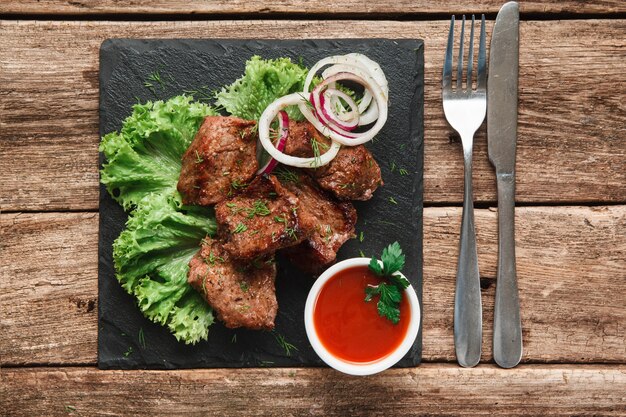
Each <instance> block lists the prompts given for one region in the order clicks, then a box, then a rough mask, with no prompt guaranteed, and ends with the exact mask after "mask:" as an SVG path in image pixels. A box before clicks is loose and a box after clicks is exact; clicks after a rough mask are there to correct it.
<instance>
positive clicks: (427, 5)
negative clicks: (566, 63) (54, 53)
mask: <svg viewBox="0 0 626 417" xmlns="http://www.w3.org/2000/svg"><path fill="white" fill-rule="evenodd" d="M501 5H502V2H501V1H499V0H478V1H462V0H452V1H445V2H440V1H436V0H415V1H411V0H398V1H393V2H389V1H383V0H374V1H368V2H363V1H359V0H343V1H333V2H330V3H329V2H323V1H320V0H315V1H307V0H290V1H284V0H271V1H263V2H250V1H245V0H232V1H228V0H214V1H209V2H207V1H203V0H190V1H182V0H157V1H151V0H135V1H130V2H119V1H116V0H96V1H93V0H92V1H71V0H5V1H4V2H3V3H1V4H0V13H8V14H76V15H81V14H105V13H106V14H120V13H122V14H155V15H159V14H185V15H192V14H193V15H205V14H206V15H209V14H210V15H215V14H239V13H241V14H256V13H262V14H266V15H270V14H307V15H311V14H317V15H329V14H340V15H375V14H400V15H407V14H416V15H427V14H434V13H495V12H497V11H498V9H499V8H500V6H501ZM520 9H521V12H522V13H541V14H553V13H568V14H583V13H600V14H608V13H618V12H624V11H626V7H625V6H624V3H623V2H621V1H619V0H604V1H591V0H578V1H576V0H567V1H558V0H545V1H539V0H532V1H523V2H521V4H520Z"/></svg>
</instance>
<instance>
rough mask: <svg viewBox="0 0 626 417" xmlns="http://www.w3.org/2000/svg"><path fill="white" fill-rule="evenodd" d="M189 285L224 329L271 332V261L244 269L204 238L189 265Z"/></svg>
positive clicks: (274, 304) (273, 307)
mask: <svg viewBox="0 0 626 417" xmlns="http://www.w3.org/2000/svg"><path fill="white" fill-rule="evenodd" d="M189 267H190V268H189V275H188V281H189V284H191V286H192V287H194V288H195V289H196V290H197V291H198V292H199V293H200V294H202V296H203V297H204V298H205V299H206V301H207V302H208V303H209V304H210V305H211V307H213V309H214V310H215V311H216V312H217V316H218V318H219V319H220V320H221V321H222V322H224V324H225V325H226V327H230V328H236V327H246V328H248V329H268V330H271V329H273V328H274V319H275V318H276V313H277V311H278V302H277V301H276V293H275V288H274V279H275V278H276V264H275V263H274V262H273V259H270V260H269V261H267V262H258V263H255V264H254V265H247V264H245V263H241V262H240V261H236V260H233V259H232V258H231V257H230V255H229V254H228V252H227V251H225V250H224V248H223V247H222V244H221V243H220V242H218V241H216V240H213V239H211V238H210V237H206V238H205V239H204V240H203V242H202V247H201V249H200V251H198V253H197V254H196V255H195V256H194V257H193V258H192V259H191V261H190V262H189Z"/></svg>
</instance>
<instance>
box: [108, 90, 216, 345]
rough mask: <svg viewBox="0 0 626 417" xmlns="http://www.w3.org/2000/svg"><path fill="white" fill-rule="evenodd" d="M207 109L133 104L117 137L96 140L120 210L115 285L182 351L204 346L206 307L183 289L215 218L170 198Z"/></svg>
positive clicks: (178, 103) (178, 101)
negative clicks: (123, 219)
mask: <svg viewBox="0 0 626 417" xmlns="http://www.w3.org/2000/svg"><path fill="white" fill-rule="evenodd" d="M211 114H217V113H216V112H215V111H214V109H213V108H211V107H209V106H207V105H206V104H203V103H198V102H194V101H193V98H192V97H188V96H177V97H173V98H171V99H169V100H167V101H165V102H163V101H156V102H148V103H146V104H137V105H135V106H134V107H133V113H132V115H131V116H129V117H128V118H127V119H126V120H125V121H124V123H123V126H122V129H121V130H120V132H119V133H117V132H114V133H109V134H108V135H106V136H104V137H103V138H102V142H101V144H100V150H101V151H102V152H103V154H104V156H105V157H106V160H107V162H106V163H105V164H104V165H103V169H102V170H101V181H102V183H103V184H105V185H106V186H107V190H108V191H109V193H110V194H111V196H113V198H114V199H116V200H117V201H118V202H119V203H120V204H121V205H122V206H123V207H124V208H125V209H126V210H130V209H132V211H131V212H130V214H129V218H128V221H127V223H126V229H125V230H124V231H122V233H120V235H119V236H118V238H117V239H116V240H115V242H114V243H113V261H114V264H115V271H116V277H117V279H118V281H119V282H120V284H121V285H122V287H123V288H124V289H125V290H126V291H127V292H128V293H129V294H131V295H133V296H135V298H136V299H137V304H138V305H139V308H140V309H141V311H142V312H143V314H144V315H145V316H146V317H148V318H149V319H150V320H152V321H154V322H155V323H159V324H161V325H164V326H167V327H168V328H169V329H170V331H171V332H172V333H173V335H174V336H175V337H176V338H177V339H178V340H181V341H183V342H185V343H188V344H194V343H197V342H198V341H200V340H206V339H207V338H208V332H209V326H210V325H211V323H213V311H212V309H211V307H210V306H209V305H208V304H207V303H206V302H205V301H204V300H203V299H202V298H201V297H200V296H199V295H198V294H197V293H196V291H195V290H193V288H191V286H190V285H189V284H188V283H187V273H188V272H189V261H190V260H191V258H192V257H193V255H194V254H195V253H196V252H197V251H198V250H199V247H200V242H201V240H202V239H203V238H204V237H205V236H206V235H207V234H213V233H215V229H216V225H215V218H214V214H213V210H212V209H210V208H206V207H198V206H193V207H191V206H184V205H183V203H182V199H181V196H180V194H178V192H177V191H176V184H177V183H178V176H179V174H180V168H181V157H182V154H183V153H184V152H185V150H186V149H187V147H188V146H189V145H190V144H191V141H192V140H193V137H194V135H195V134H196V132H197V130H198V128H199V126H200V124H201V123H202V120H204V117H205V116H207V115H211Z"/></svg>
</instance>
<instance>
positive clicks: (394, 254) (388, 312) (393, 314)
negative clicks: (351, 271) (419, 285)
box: [365, 242, 410, 324]
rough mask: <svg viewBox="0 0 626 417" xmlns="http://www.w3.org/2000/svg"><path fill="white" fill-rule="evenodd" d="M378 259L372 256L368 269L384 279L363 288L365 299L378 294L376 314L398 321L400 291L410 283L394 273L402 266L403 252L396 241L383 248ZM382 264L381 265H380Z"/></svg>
mask: <svg viewBox="0 0 626 417" xmlns="http://www.w3.org/2000/svg"><path fill="white" fill-rule="evenodd" d="M380 259H381V260H380V261H378V260H377V259H376V258H375V257H373V258H372V259H371V261H370V264H369V269H370V270H371V271H372V272H374V273H375V274H376V275H378V276H380V277H382V278H384V279H385V282H381V283H380V284H378V285H376V286H371V285H370V286H368V287H366V288H365V301H366V302H368V301H371V300H372V299H373V298H374V296H376V295H378V296H379V299H378V304H377V308H378V314H379V315H380V316H381V317H385V318H387V319H389V320H390V321H391V322H393V323H394V324H398V322H399V321H400V301H402V291H404V290H405V289H406V288H407V287H408V286H409V285H410V284H409V281H408V280H407V279H406V278H403V277H401V276H400V275H398V274H396V273H397V272H400V270H401V269H402V268H403V267H404V259H405V258H404V254H403V253H402V249H401V248H400V244H399V243H398V242H394V243H392V244H391V245H389V246H387V247H386V248H385V249H383V253H382V255H381V257H380ZM381 264H382V265H381Z"/></svg>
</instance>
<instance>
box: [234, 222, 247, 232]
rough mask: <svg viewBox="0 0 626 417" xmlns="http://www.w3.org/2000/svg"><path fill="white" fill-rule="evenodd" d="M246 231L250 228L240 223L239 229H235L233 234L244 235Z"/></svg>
mask: <svg viewBox="0 0 626 417" xmlns="http://www.w3.org/2000/svg"><path fill="white" fill-rule="evenodd" d="M246 230H248V226H246V225H245V224H243V223H239V224H238V225H237V227H235V230H233V233H243V232H245V231H246Z"/></svg>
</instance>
